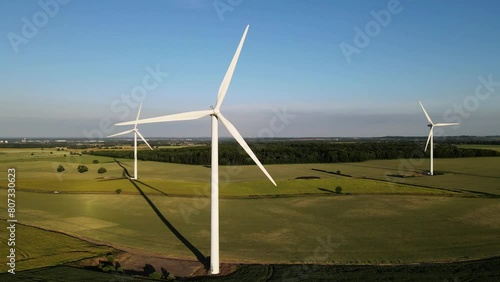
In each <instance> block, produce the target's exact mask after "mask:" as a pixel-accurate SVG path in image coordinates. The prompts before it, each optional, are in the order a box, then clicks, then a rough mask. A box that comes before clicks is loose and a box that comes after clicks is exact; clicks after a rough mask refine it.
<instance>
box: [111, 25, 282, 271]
mask: <svg viewBox="0 0 500 282" xmlns="http://www.w3.org/2000/svg"><path fill="white" fill-rule="evenodd" d="M248 27H249V26H247V27H246V29H245V32H244V33H243V37H242V38H241V41H240V44H239V45H238V48H237V49H236V53H235V54H234V57H233V60H232V61H231V64H230V65H229V68H228V70H227V72H226V75H225V76H224V79H223V80H222V84H221V85H220V88H219V93H218V95H217V102H216V104H215V107H213V108H212V107H211V109H210V110H204V111H194V112H186V113H180V114H173V115H166V116H160V117H155V118H148V119H142V120H137V121H135V122H133V121H132V122H122V123H118V124H116V125H130V124H142V123H155V122H168V121H183V120H194V119H199V118H202V117H206V116H210V117H211V119H212V160H211V171H212V173H211V199H210V204H211V223H210V224H211V238H210V273H211V274H218V273H219V149H218V143H219V133H218V120H220V121H221V122H222V124H224V126H225V127H226V128H227V130H228V131H229V133H231V135H232V136H233V137H234V139H236V141H238V143H239V144H240V146H241V147H243V149H244V150H245V152H246V153H247V154H248V155H249V156H250V157H251V158H252V160H253V161H254V162H255V163H256V164H257V166H258V167H259V168H260V169H261V170H262V172H263V173H264V174H265V175H266V176H267V178H269V180H270V181H271V182H272V183H273V184H274V185H275V186H276V182H274V180H273V178H272V177H271V175H269V173H268V172H267V170H266V169H265V168H264V166H263V165H262V164H261V163H260V161H259V160H258V159H257V157H256V156H255V154H254V153H253V152H252V150H251V149H250V147H249V146H248V144H247V143H246V142H245V140H244V139H243V137H242V136H241V134H240V133H239V132H238V130H236V128H235V127H234V125H233V124H232V123H231V122H229V120H227V119H226V118H225V117H224V116H223V115H222V113H221V112H220V107H221V104H222V101H223V100H224V97H225V96H226V92H227V89H228V88H229V84H230V83H231V78H232V76H233V72H234V69H235V68H236V64H237V62H238V57H239V56H240V52H241V49H242V47H243V43H244V42H245V37H246V35H247V32H248Z"/></svg>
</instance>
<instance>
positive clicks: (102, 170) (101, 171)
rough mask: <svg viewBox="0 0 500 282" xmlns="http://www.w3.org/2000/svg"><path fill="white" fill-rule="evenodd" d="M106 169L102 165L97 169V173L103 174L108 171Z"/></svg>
mask: <svg viewBox="0 0 500 282" xmlns="http://www.w3.org/2000/svg"><path fill="white" fill-rule="evenodd" d="M106 171H107V170H106V169H105V168H104V167H100V168H99V169H98V170H97V173H99V174H103V173H106Z"/></svg>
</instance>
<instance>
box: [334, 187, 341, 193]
mask: <svg viewBox="0 0 500 282" xmlns="http://www.w3.org/2000/svg"><path fill="white" fill-rule="evenodd" d="M335 193H337V194H341V193H342V187H340V186H337V188H335Z"/></svg>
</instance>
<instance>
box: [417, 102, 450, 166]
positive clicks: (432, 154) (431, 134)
mask: <svg viewBox="0 0 500 282" xmlns="http://www.w3.org/2000/svg"><path fill="white" fill-rule="evenodd" d="M418 102H419V103H420V107H422V110H424V114H425V117H427V120H428V121H429V124H428V125H427V126H428V127H429V137H427V143H426V144H425V150H424V152H427V146H429V141H430V143H431V170H430V175H434V127H435V126H451V125H459V123H436V124H435V123H433V122H432V120H431V118H430V117H429V115H428V114H427V112H426V111H425V108H424V105H422V102H420V101H418Z"/></svg>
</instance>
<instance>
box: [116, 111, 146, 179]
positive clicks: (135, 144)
mask: <svg viewBox="0 0 500 282" xmlns="http://www.w3.org/2000/svg"><path fill="white" fill-rule="evenodd" d="M141 108H142V103H141V104H140V105H139V111H138V112H137V118H136V119H135V121H136V122H135V123H134V129H130V130H126V131H123V132H120V133H116V134H113V135H110V136H108V138H109V137H115V136H119V135H125V134H129V133H132V132H133V133H134V178H132V179H134V180H137V135H139V137H141V139H142V141H144V143H146V145H148V147H149V149H151V150H153V148H151V146H150V145H149V143H148V141H146V139H144V136H142V134H141V133H140V132H139V130H138V129H137V121H138V120H139V116H140V114H141Z"/></svg>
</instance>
